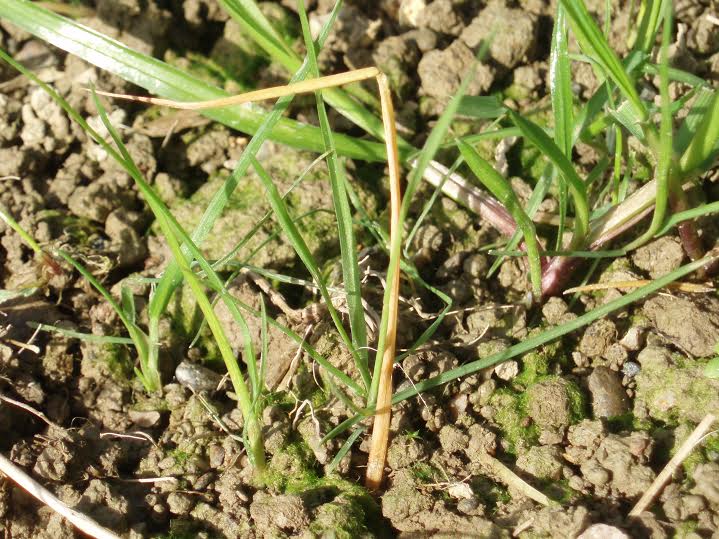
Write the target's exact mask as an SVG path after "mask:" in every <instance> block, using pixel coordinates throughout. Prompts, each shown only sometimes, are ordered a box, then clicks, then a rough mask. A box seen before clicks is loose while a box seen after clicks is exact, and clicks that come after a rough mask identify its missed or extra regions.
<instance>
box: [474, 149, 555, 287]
mask: <svg viewBox="0 0 719 539" xmlns="http://www.w3.org/2000/svg"><path fill="white" fill-rule="evenodd" d="M555 175H556V168H555V167H553V166H552V164H551V163H547V166H546V167H544V170H543V171H542V176H541V178H539V181H538V182H537V185H535V186H534V189H533V190H532V194H531V196H530V197H529V200H528V201H527V208H526V212H527V215H528V216H529V218H530V219H531V218H533V217H534V214H535V213H537V210H538V209H539V206H540V205H541V204H542V201H544V197H546V196H547V193H549V189H550V188H551V187H552V183H553V180H554V176H555ZM520 241H522V232H521V230H517V231H516V232H515V233H514V234H512V237H511V238H510V239H509V241H508V242H507V244H506V246H505V249H507V250H509V251H511V250H512V249H515V248H516V247H517V245H519V242H520ZM502 262H504V256H503V255H499V256H498V257H497V258H496V259H495V260H494V262H492V265H491V266H490V268H489V270H488V271H487V278H488V279H489V278H491V277H492V275H494V274H495V273H496V272H497V271H498V270H499V268H500V266H501V265H502Z"/></svg>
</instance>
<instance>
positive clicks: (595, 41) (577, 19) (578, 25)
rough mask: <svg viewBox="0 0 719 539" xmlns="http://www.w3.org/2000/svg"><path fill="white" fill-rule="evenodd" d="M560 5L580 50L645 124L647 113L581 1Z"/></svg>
mask: <svg viewBox="0 0 719 539" xmlns="http://www.w3.org/2000/svg"><path fill="white" fill-rule="evenodd" d="M560 2H561V4H562V6H564V9H565V10H566V13H567V17H568V20H569V24H570V25H571V27H572V31H573V33H574V35H575V36H576V38H577V41H578V42H579V46H580V47H581V49H582V51H583V52H584V53H585V54H586V55H587V56H589V57H590V58H591V59H592V60H593V61H594V62H596V63H597V64H598V65H600V66H601V67H602V69H603V70H604V71H605V73H606V74H607V76H608V77H609V78H611V79H612V81H613V82H614V84H616V85H617V87H618V88H619V90H620V91H621V92H622V93H623V94H624V96H625V97H626V98H627V99H628V100H629V102H630V103H631V105H632V107H634V109H635V112H636V114H637V115H638V116H639V117H640V118H642V121H646V119H647V117H648V114H647V111H646V108H645V107H644V104H643V102H642V100H641V99H640V98H639V93H638V92H637V89H636V87H635V86H634V82H633V81H632V79H631V78H630V77H629V75H628V74H627V70H625V67H624V66H623V65H622V62H620V61H619V58H618V57H617V55H616V53H615V52H614V51H613V50H612V48H611V47H610V46H609V43H607V40H606V38H605V37H604V34H603V33H602V31H601V30H600V29H599V27H598V26H597V23H596V22H595V21H594V19H593V18H592V16H591V15H590V14H589V11H587V6H586V5H585V4H584V0H560Z"/></svg>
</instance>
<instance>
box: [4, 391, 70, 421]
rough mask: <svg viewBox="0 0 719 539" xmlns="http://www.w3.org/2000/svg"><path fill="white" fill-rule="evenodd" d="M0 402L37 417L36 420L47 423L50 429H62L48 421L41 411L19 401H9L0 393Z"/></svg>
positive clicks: (8, 398) (9, 399)
mask: <svg viewBox="0 0 719 539" xmlns="http://www.w3.org/2000/svg"><path fill="white" fill-rule="evenodd" d="M0 401H3V402H7V403H8V404H12V405H13V406H17V407H18V408H22V409H23V410H25V411H26V412H30V413H31V414H32V415H34V416H35V417H37V418H39V419H42V420H43V421H44V422H45V423H47V424H48V425H49V426H51V427H57V428H62V427H60V426H59V425H57V424H55V423H53V422H52V421H50V420H49V419H48V417H47V416H46V415H45V414H43V413H42V412H41V411H39V410H36V409H35V408H33V407H32V406H30V405H29V404H25V403H24V402H20V401H17V400H15V399H11V398H10V397H7V396H5V395H3V394H2V393H0Z"/></svg>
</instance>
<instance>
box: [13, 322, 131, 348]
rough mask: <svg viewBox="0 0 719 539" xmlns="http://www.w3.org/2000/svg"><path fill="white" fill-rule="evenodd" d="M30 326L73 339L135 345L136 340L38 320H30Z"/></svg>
mask: <svg viewBox="0 0 719 539" xmlns="http://www.w3.org/2000/svg"><path fill="white" fill-rule="evenodd" d="M27 325H28V326H30V327H31V328H33V329H37V330H38V331H47V332H49V333H57V334H58V335H64V336H65V337H70V338H72V339H79V340H81V341H87V342H98V343H102V344H127V345H130V346H132V345H134V344H135V343H134V341H133V340H132V339H130V338H128V337H115V336H114V335H95V334H94V333H82V332H81V331H73V330H71V329H67V328H61V327H59V326H53V325H51V324H38V323H37V322H28V323H27Z"/></svg>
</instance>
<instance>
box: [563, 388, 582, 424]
mask: <svg viewBox="0 0 719 539" xmlns="http://www.w3.org/2000/svg"><path fill="white" fill-rule="evenodd" d="M560 379H561V380H564V382H565V383H566V384H567V396H568V397H569V418H570V422H571V423H570V424H572V425H574V424H575V423H579V422H580V421H581V420H582V419H584V418H586V417H587V410H588V406H587V398H586V396H585V395H584V392H583V391H582V390H581V388H580V387H579V386H578V385H577V384H575V383H574V382H572V381H571V380H566V379H564V378H560Z"/></svg>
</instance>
